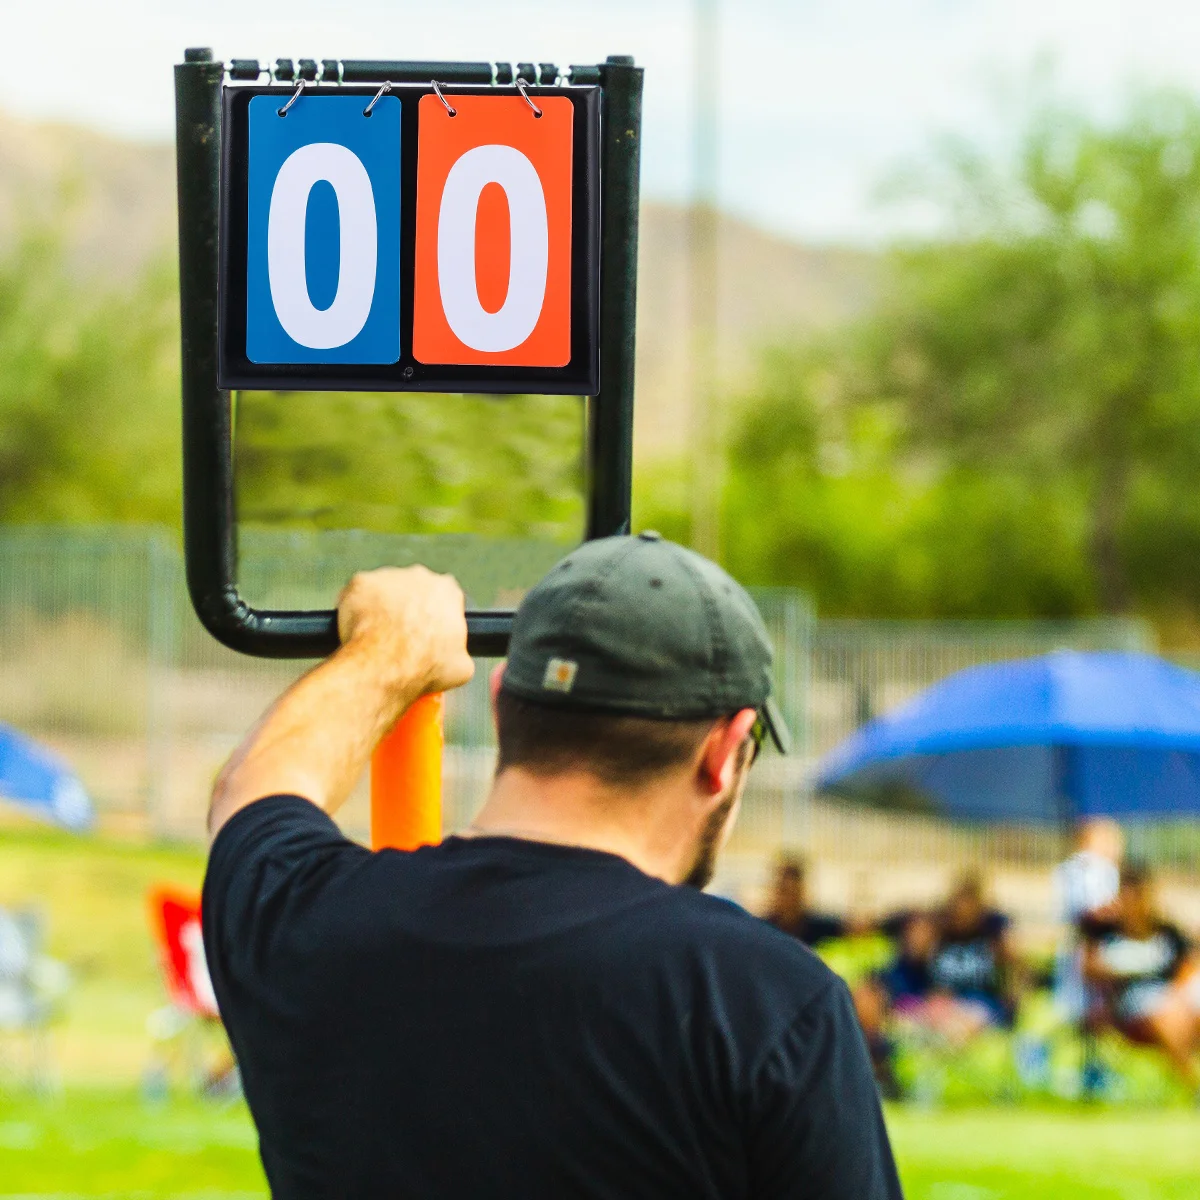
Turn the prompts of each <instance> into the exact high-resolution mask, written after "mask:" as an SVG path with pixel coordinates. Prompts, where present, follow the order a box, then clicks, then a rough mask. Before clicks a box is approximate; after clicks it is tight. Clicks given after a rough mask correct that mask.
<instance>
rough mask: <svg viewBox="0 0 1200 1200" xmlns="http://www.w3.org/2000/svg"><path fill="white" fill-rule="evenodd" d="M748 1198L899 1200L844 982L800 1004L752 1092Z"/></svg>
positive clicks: (870, 1076) (876, 1099)
mask: <svg viewBox="0 0 1200 1200" xmlns="http://www.w3.org/2000/svg"><path fill="white" fill-rule="evenodd" d="M749 1103H750V1129H749V1137H748V1146H749V1167H750V1180H751V1186H750V1189H749V1191H750V1194H751V1195H753V1196H755V1197H760V1198H761V1200H776V1198H778V1200H784V1198H785V1197H786V1198H788V1200H794V1197H797V1196H804V1197H806V1198H807V1200H846V1198H847V1197H851V1196H852V1197H854V1200H901V1190H900V1182H899V1179H898V1177H897V1175H896V1164H895V1161H894V1159H893V1157H892V1149H891V1145H890V1143H889V1141H888V1135H887V1129H886V1128H885V1126H884V1123H883V1112H882V1109H881V1108H880V1104H879V1094H878V1091H877V1090H876V1087H875V1079H874V1076H873V1074H872V1071H871V1063H870V1059H869V1057H868V1055H867V1048H866V1043H865V1042H864V1040H863V1036H862V1032H861V1030H860V1029H859V1025H858V1021H857V1019H856V1018H855V1015H854V1006H853V1003H852V1002H851V999H850V994H849V992H848V991H847V990H846V986H845V984H843V983H842V982H841V980H835V981H833V982H831V983H830V985H829V986H828V987H827V988H826V989H825V990H824V991H823V992H822V993H821V994H820V995H819V996H817V997H816V998H815V999H814V1000H812V1001H811V1002H810V1003H809V1004H807V1005H806V1006H805V1007H804V1008H803V1009H802V1010H801V1012H800V1014H799V1015H798V1016H797V1018H796V1019H795V1020H794V1021H793V1022H792V1024H791V1026H790V1027H789V1028H788V1030H787V1031H786V1033H785V1034H784V1035H783V1037H782V1038H781V1039H780V1040H779V1042H778V1043H777V1044H776V1045H775V1046H774V1047H773V1048H772V1049H771V1051H770V1052H769V1053H768V1055H767V1056H766V1058H765V1059H764V1061H763V1062H762V1063H761V1065H760V1066H759V1067H758V1068H757V1069H756V1071H755V1073H754V1077H753V1080H752V1083H751V1088H750V1097H749Z"/></svg>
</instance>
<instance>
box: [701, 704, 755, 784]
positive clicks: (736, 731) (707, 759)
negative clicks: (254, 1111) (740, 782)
mask: <svg viewBox="0 0 1200 1200" xmlns="http://www.w3.org/2000/svg"><path fill="white" fill-rule="evenodd" d="M757 717H758V714H757V713H756V712H755V711H754V709H752V708H743V709H741V710H740V711H739V712H736V713H734V715H733V716H732V717H730V718H729V719H728V720H727V721H720V722H718V723H717V724H716V725H714V726H713V728H712V730H711V731H710V733H709V735H708V737H707V738H705V739H704V745H703V746H702V747H701V751H700V771H699V775H700V782H701V786H702V787H703V788H704V790H705V791H706V792H707V793H708V794H709V795H710V796H716V795H718V794H719V793H721V792H723V791H725V790H726V789H727V788H728V787H729V785H730V784H731V783H732V782H733V773H734V771H735V770H736V768H737V756H738V747H739V746H741V744H742V743H743V742H744V741H745V740H746V738H747V737H748V736H749V735H750V730H751V729H752V728H753V727H754V722H755V720H756V719H757Z"/></svg>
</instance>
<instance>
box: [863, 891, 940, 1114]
mask: <svg viewBox="0 0 1200 1200" xmlns="http://www.w3.org/2000/svg"><path fill="white" fill-rule="evenodd" d="M877 928H878V929H879V932H880V933H882V934H884V935H885V936H887V937H889V938H891V939H892V940H893V942H894V944H895V955H894V957H893V958H892V959H891V961H890V962H888V963H887V964H886V965H885V966H884V967H882V968H881V969H880V970H878V971H876V972H874V973H873V974H872V975H869V976H868V977H867V978H866V979H864V980H862V981H861V982H860V983H859V984H858V986H857V987H856V988H855V989H854V1008H855V1011H856V1012H857V1014H858V1020H859V1024H860V1025H861V1026H862V1029H863V1034H864V1035H865V1036H866V1039H867V1047H868V1049H869V1051H870V1054H871V1063H872V1066H873V1067H874V1069H875V1079H876V1081H877V1082H878V1084H879V1087H880V1090H881V1091H882V1092H883V1094H884V1095H885V1096H889V1097H893V1096H898V1095H899V1093H900V1088H899V1085H898V1083H897V1079H896V1070H895V1053H896V1045H895V1042H894V1040H893V1038H892V1036H891V1033H890V1032H889V1030H890V1029H891V1027H892V1025H893V1022H896V1021H901V1022H911V1023H915V1024H920V1023H922V1022H923V1021H924V1019H925V1005H926V1002H927V1000H928V999H929V994H930V992H931V991H932V989H933V981H932V979H931V977H930V972H929V965H930V962H931V960H932V958H933V954H934V951H935V950H936V948H937V939H938V928H937V923H936V922H935V921H934V919H933V917H932V916H931V915H930V914H929V913H927V912H924V911H923V910H920V909H914V910H909V911H906V912H901V913H896V914H894V915H893V916H890V917H887V918H885V919H884V920H882V921H880V922H879V924H878V926H877Z"/></svg>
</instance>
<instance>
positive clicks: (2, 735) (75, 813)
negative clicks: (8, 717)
mask: <svg viewBox="0 0 1200 1200" xmlns="http://www.w3.org/2000/svg"><path fill="white" fill-rule="evenodd" d="M0 799H3V800H8V801H10V802H11V803H13V804H15V805H17V806H18V807H20V808H23V809H25V810H26V811H27V812H29V813H31V814H32V815H34V816H36V817H41V818H42V819H43V820H45V821H50V822H51V823H53V824H55V825H62V826H63V827H65V828H67V829H71V830H74V831H75V832H76V833H82V832H84V831H85V830H87V829H90V828H91V826H92V823H93V821H94V820H95V812H94V811H93V809H92V802H91V801H90V800H89V799H88V795H87V792H85V791H84V789H83V784H81V783H80V782H79V780H78V778H77V777H76V776H75V774H74V773H73V772H72V771H71V770H70V768H69V767H68V766H67V765H66V764H65V763H64V762H63V761H62V760H61V759H60V758H59V757H58V756H57V755H56V754H54V753H53V752H52V751H50V750H47V749H46V747H45V746H40V745H38V743H37V742H35V741H33V739H32V738H29V737H26V736H25V735H24V734H22V733H18V732H17V730H15V729H13V728H12V727H11V726H9V725H0Z"/></svg>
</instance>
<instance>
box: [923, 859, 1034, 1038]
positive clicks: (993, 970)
mask: <svg viewBox="0 0 1200 1200" xmlns="http://www.w3.org/2000/svg"><path fill="white" fill-rule="evenodd" d="M936 919H937V927H938V936H937V945H936V947H935V948H934V951H933V955H932V957H931V959H930V962H929V979H930V984H931V989H930V997H929V1001H928V1003H927V1004H926V1014H927V1019H928V1020H929V1021H930V1022H931V1023H932V1024H933V1025H935V1027H937V1028H940V1029H941V1030H942V1031H943V1032H944V1033H946V1034H948V1035H949V1036H950V1037H952V1038H953V1039H954V1040H957V1041H966V1040H968V1039H969V1038H970V1037H972V1036H973V1035H974V1034H976V1033H978V1032H979V1031H980V1030H982V1029H986V1028H987V1027H988V1026H999V1027H1001V1028H1005V1029H1007V1028H1011V1027H1012V1024H1013V1020H1014V1017H1015V1015H1016V995H1015V982H1016V980H1015V975H1016V970H1015V967H1016V961H1015V958H1014V955H1013V953H1012V949H1011V947H1010V945H1009V941H1008V929H1009V925H1010V921H1009V919H1008V917H1007V916H1006V915H1005V914H1004V913H1002V912H999V911H998V910H996V909H994V908H989V907H988V906H987V904H986V903H985V900H984V889H983V880H982V879H981V878H980V877H979V875H978V874H977V873H976V872H974V871H968V872H966V873H965V874H964V875H962V876H961V877H960V878H959V880H958V882H957V883H956V884H955V885H954V888H953V889H952V890H951V892H950V895H949V897H948V898H947V900H946V903H945V904H944V905H943V907H942V908H941V910H940V911H939V912H938V913H937V918H936Z"/></svg>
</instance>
